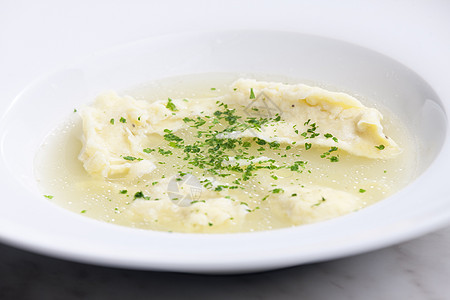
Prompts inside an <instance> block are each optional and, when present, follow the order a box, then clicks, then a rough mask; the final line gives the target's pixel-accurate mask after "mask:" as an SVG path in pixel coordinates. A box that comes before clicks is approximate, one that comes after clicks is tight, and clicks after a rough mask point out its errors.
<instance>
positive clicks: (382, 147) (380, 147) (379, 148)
mask: <svg viewBox="0 0 450 300" xmlns="http://www.w3.org/2000/svg"><path fill="white" fill-rule="evenodd" d="M375 148H377V149H378V150H383V149H384V148H385V147H384V145H378V146H375Z"/></svg>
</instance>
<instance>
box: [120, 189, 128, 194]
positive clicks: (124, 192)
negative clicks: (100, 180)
mask: <svg viewBox="0 0 450 300" xmlns="http://www.w3.org/2000/svg"><path fill="white" fill-rule="evenodd" d="M119 193H121V194H126V193H128V191H127V190H120V192H119Z"/></svg>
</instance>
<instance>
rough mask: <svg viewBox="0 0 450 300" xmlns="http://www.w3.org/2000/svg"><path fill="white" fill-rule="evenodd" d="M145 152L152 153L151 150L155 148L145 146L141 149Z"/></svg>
mask: <svg viewBox="0 0 450 300" xmlns="http://www.w3.org/2000/svg"><path fill="white" fill-rule="evenodd" d="M142 151H143V152H145V153H152V152H153V151H156V149H152V148H145V149H143V150H142Z"/></svg>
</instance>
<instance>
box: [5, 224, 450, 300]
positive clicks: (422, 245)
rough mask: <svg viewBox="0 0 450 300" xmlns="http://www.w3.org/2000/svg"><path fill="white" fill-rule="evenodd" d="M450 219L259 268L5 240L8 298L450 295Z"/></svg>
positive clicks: (437, 299) (438, 299) (412, 299)
mask: <svg viewBox="0 0 450 300" xmlns="http://www.w3.org/2000/svg"><path fill="white" fill-rule="evenodd" d="M449 278H450V227H449V228H446V229H443V230H440V231H437V232H435V233H432V234H428V235H426V236H424V237H421V238H418V239H416V240H413V241H410V242H407V243H403V244H400V245H397V246H393V247H390V248H386V249H382V250H378V251H374V252H371V253H366V254H360V255H357V256H353V257H348V258H343V259H338V260H334V261H329V262H322V263H315V264H309V265H303V266H297V267H292V268H289V269H283V270H276V271H270V272H264V273H257V274H244V275H227V276H209V275H192V274H178V273H163V272H149V271H133V270H123V269H114V268H105V267H98V266H91V265H84V264H79V263H74V262H68V261H63V260H58V259H53V258H49V257H45V256H41V255H37V254H33V253H29V252H26V251H22V250H18V249H16V248H12V247H9V246H6V245H0V299H2V300H3V299H65V300H71V299H111V300H113V299H126V298H129V299H150V298H152V299H181V298H183V299H320V300H323V299H334V300H340V299H355V300H359V299H365V300H372V299H374V300H375V299H376V300H379V299H409V300H420V299H434V300H444V299H449V295H450V285H449V284H448V282H449Z"/></svg>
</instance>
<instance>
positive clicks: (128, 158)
mask: <svg viewBox="0 0 450 300" xmlns="http://www.w3.org/2000/svg"><path fill="white" fill-rule="evenodd" d="M122 158H123V159H125V160H129V161H135V160H142V158H136V157H134V156H122Z"/></svg>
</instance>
